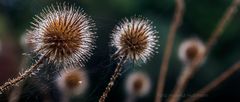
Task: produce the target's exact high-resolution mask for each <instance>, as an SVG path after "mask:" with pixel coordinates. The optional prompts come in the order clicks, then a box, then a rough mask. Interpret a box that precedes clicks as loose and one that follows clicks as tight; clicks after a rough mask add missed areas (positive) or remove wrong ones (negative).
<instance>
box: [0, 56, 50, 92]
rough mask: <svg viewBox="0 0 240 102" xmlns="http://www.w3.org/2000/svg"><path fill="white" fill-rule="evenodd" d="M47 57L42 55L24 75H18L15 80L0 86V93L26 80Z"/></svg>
mask: <svg viewBox="0 0 240 102" xmlns="http://www.w3.org/2000/svg"><path fill="white" fill-rule="evenodd" d="M47 55H48V53H47V54H45V55H43V56H42V57H41V58H40V59H39V60H38V61H37V62H36V63H35V64H34V65H32V66H31V67H30V68H29V69H28V70H26V71H25V72H24V73H22V74H21V73H20V74H19V76H18V77H17V78H14V79H11V80H9V81H8V82H5V83H4V84H3V85H1V86H0V93H3V92H4V91H6V90H8V89H9V88H10V87H12V86H14V85H17V84H18V83H19V82H21V81H22V80H24V79H26V78H27V77H28V76H30V75H31V74H32V73H33V72H34V71H35V70H37V69H38V67H39V65H40V64H42V63H43V61H44V59H45V58H46V56H47Z"/></svg>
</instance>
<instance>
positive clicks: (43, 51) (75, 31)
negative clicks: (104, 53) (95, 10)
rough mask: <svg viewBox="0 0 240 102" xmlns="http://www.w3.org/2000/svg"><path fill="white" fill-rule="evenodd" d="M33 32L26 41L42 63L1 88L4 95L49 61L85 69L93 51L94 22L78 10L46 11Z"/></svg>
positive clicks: (34, 23)
mask: <svg viewBox="0 0 240 102" xmlns="http://www.w3.org/2000/svg"><path fill="white" fill-rule="evenodd" d="M34 19H35V22H33V23H32V26H31V29H30V30H28V31H27V32H28V33H27V38H28V39H27V41H29V43H30V44H32V45H33V47H34V48H33V49H34V50H33V52H34V53H36V54H38V55H39V56H40V58H39V60H38V61H37V62H36V63H35V64H34V65H33V66H31V67H30V69H28V70H26V71H25V72H24V73H20V75H19V77H17V78H15V79H12V80H9V81H8V82H6V83H5V84H3V85H2V86H0V92H3V91H5V90H7V89H8V88H10V87H11V86H13V85H17V84H18V83H19V82H20V81H21V80H24V79H26V78H27V77H29V76H31V74H34V73H36V71H37V69H39V65H41V64H42V63H43V61H46V60H48V61H49V62H52V63H54V64H55V65H57V66H60V65H62V66H64V67H66V68H67V66H83V63H84V62H86V61H87V60H88V59H89V57H90V56H91V55H92V53H91V51H92V49H93V48H94V46H93V44H94V39H95V35H94V34H95V33H94V32H93V27H94V23H93V22H92V20H91V19H90V18H89V17H88V16H87V15H86V14H85V13H84V12H83V11H82V10H80V9H79V8H76V7H74V6H69V5H65V4H64V3H63V4H59V5H56V7H54V6H53V5H52V6H51V7H47V8H46V9H43V11H42V13H40V16H36V17H35V18H34Z"/></svg>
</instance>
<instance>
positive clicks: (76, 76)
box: [57, 68, 88, 95]
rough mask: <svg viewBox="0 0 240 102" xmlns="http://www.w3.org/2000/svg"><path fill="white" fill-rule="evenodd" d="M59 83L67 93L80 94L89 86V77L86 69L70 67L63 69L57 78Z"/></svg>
mask: <svg viewBox="0 0 240 102" xmlns="http://www.w3.org/2000/svg"><path fill="white" fill-rule="evenodd" d="M57 85H58V87H59V89H60V90H61V91H62V92H63V93H65V94H67V95H80V94H82V93H83V92H84V91H85V90H86V89H87V87H88V78H87V76H86V73H85V72H84V71H82V70H79V69H74V68H69V69H67V70H63V71H61V73H60V76H59V77H58V78H57Z"/></svg>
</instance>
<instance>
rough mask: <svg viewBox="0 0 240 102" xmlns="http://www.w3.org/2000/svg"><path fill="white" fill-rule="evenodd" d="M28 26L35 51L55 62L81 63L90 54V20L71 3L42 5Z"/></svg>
mask: <svg viewBox="0 0 240 102" xmlns="http://www.w3.org/2000/svg"><path fill="white" fill-rule="evenodd" d="M34 20H35V22H33V23H32V25H33V26H32V27H31V28H32V29H31V30H28V33H27V34H28V36H30V37H28V38H29V40H28V41H29V42H28V43H31V44H33V45H34V48H33V49H34V52H36V53H38V54H41V55H44V54H47V53H48V55H47V57H48V59H49V61H51V62H54V63H55V64H56V65H63V66H67V65H80V66H83V63H84V62H86V61H87V60H88V59H89V57H90V56H91V55H92V52H91V51H92V49H93V48H94V46H93V44H94V40H95V32H93V27H94V26H95V24H94V23H93V21H92V20H91V19H90V18H89V17H88V16H87V15H86V14H85V13H84V12H83V10H81V9H79V8H76V7H74V6H69V5H65V4H59V5H56V7H54V6H53V5H52V6H51V7H47V8H46V9H43V11H42V13H41V14H40V16H36V17H35V19H34Z"/></svg>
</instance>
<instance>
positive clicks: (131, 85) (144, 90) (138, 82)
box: [126, 72, 151, 96]
mask: <svg viewBox="0 0 240 102" xmlns="http://www.w3.org/2000/svg"><path fill="white" fill-rule="evenodd" d="M150 89H151V81H150V78H149V77H148V76H147V75H146V74H145V73H142V72H134V73H131V74H130V75H129V76H128V77H127V80H126V91H127V93H128V94H130V95H135V96H144V95H146V94H148V93H149V91H150Z"/></svg>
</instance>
